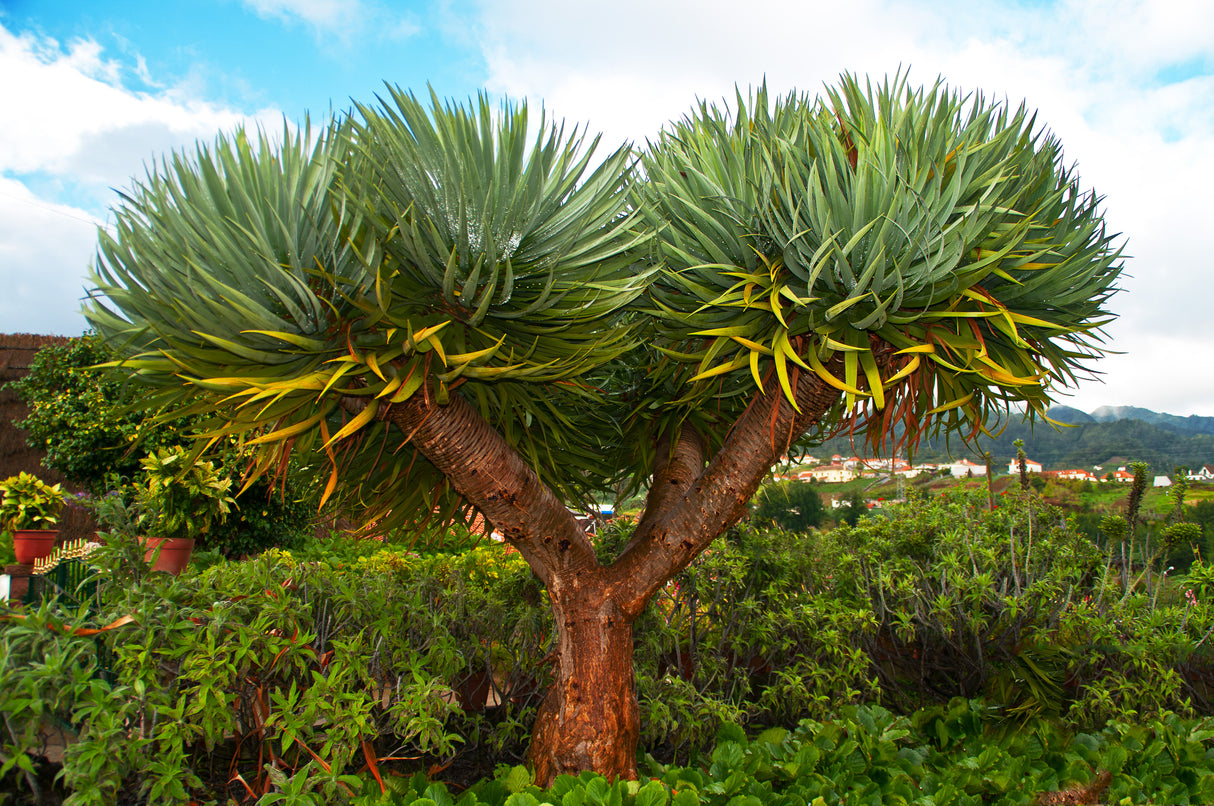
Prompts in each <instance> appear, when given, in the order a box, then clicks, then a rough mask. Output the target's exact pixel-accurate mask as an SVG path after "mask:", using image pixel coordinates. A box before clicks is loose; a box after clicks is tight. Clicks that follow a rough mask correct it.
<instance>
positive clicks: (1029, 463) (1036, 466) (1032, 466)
mask: <svg viewBox="0 0 1214 806" xmlns="http://www.w3.org/2000/svg"><path fill="white" fill-rule="evenodd" d="M1024 469H1025V471H1027V472H1029V473H1040V472H1041V471H1042V469H1043V468H1042V467H1041V462H1034V461H1033V460H1032V459H1025V460H1024ZM1007 472H1009V473H1012V474H1016V473H1019V472H1020V466H1019V465H1017V464H1016V460H1015V459H1013V460H1012V461H1010V462H1008V465H1007Z"/></svg>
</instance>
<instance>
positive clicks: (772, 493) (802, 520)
mask: <svg viewBox="0 0 1214 806" xmlns="http://www.w3.org/2000/svg"><path fill="white" fill-rule="evenodd" d="M825 513H826V510H825V509H824V508H823V506H822V497H821V496H820V495H818V491H817V489H816V488H815V487H814V485H813V484H811V483H809V482H805V481H783V482H778V483H775V484H769V485H766V486H765V487H763V488H762V489H761V490H759V494H758V495H757V496H756V499H755V508H754V512H753V514H752V515H751V517H752V518H753V519H754V520H756V521H759V522H762V523H775V524H778V525H779V526H781V527H782V528H784V529H787V530H789V531H792V532H804V531H805V530H807V529H812V528H815V527H817V526H820V525H821V524H822V518H823V516H824V515H825Z"/></svg>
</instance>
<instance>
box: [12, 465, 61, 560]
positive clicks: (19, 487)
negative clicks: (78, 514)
mask: <svg viewBox="0 0 1214 806" xmlns="http://www.w3.org/2000/svg"><path fill="white" fill-rule="evenodd" d="M63 501H64V495H63V490H62V489H61V485H58V484H55V485H53V486H52V485H50V484H47V483H46V482H44V481H43V480H42V479H40V478H38V477H37V476H35V475H34V474H33V473H18V474H17V475H16V476H9V477H8V478H7V479H5V480H4V481H0V523H2V524H3V525H4V527H5V528H6V529H8V530H10V531H11V532H12V533H13V552H14V553H15V554H16V555H17V562H18V563H21V564H22V565H30V564H32V563H33V562H34V561H35V560H38V559H41V558H42V557H45V556H47V555H48V554H50V553H51V551H52V550H53V549H54V548H55V542H56V541H57V540H58V539H59V530H58V529H53V528H51V527H53V526H54V525H55V524H56V523H58V522H59V510H60V509H62V508H63Z"/></svg>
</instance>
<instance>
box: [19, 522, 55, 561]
mask: <svg viewBox="0 0 1214 806" xmlns="http://www.w3.org/2000/svg"><path fill="white" fill-rule="evenodd" d="M58 540H59V530H58V529H14V530H13V552H14V553H15V554H16V555H17V562H18V563H20V564H21V565H33V563H34V561H35V560H41V559H42V558H43V557H45V556H47V555H48V554H50V553H51V552H52V551H54V550H55V543H56V542H58Z"/></svg>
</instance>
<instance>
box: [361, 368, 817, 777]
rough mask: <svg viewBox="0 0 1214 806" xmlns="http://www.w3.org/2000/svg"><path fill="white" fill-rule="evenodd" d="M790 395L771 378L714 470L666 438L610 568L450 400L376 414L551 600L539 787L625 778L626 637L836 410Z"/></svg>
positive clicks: (629, 764)
mask: <svg viewBox="0 0 1214 806" xmlns="http://www.w3.org/2000/svg"><path fill="white" fill-rule="evenodd" d="M833 363H834V364H838V363H839V361H838V359H836V361H835V362H833ZM835 369H838V367H837V366H836V367H835ZM793 386H794V388H795V389H796V393H797V400H798V404H799V407H800V409H801V410H800V412H799V413H798V412H796V411H795V410H794V409H793V407H792V406H791V405H790V404H789V403H788V401H787V400H786V399H785V398H784V396H783V394H782V393H781V390H780V388H779V386H778V385H777V383H776V382H775V381H774V380H772V379H769V383H768V384H767V388H766V389H765V391H764V394H761V395H757V396H756V397H755V398H754V399H753V400H752V402H751V405H750V407H749V408H748V409H747V410H746V412H745V413H744V414H743V415H742V416H741V417H740V418H739V419H738V421H737V422H735V423H734V424H733V427H732V429H731V430H730V434H729V436H728V438H727V439H726V440H725V444H724V446H723V447H722V448H721V450H720V451H718V452H717V454H716V455H715V456H714V457H713V458H712V460H711V461H707V457H706V445H705V441H704V440H703V439H702V438H701V435H699V434H697V433H696V432H695V431H694V430H692V429H690V427H688V428H685V429H684V430H683V431H682V432H681V433H680V434H679V435H678V437H677V439H674V440H673V441H671V440H670V439H669V437H670V436H671V435H665V437H666V438H664V439H662V440H661V441H660V443H659V460H658V465H657V467H655V469H654V476H653V484H652V485H651V489H650V494H649V498H648V500H647V501H646V508H645V513H644V515H643V516H642V518H641V520H640V522H639V523H638V525H637V528H636V530H635V533H634V536H633V539H632V540H631V541H630V542H629V544H628V545H627V546H626V547H625V549H624V551H623V552H622V554H621V556H620V557H619V559H617V560H616V562H614V563H612V564H611V565H610V566H607V567H603V566H601V565H599V563H598V561H597V559H596V558H595V553H594V546H593V545H592V544H591V542H590V540H589V538H588V537H587V535H586V533H585V532H584V531H583V530H582V528H581V527H580V526H579V525H578V524H577V521H576V520H575V519H574V517H573V515H572V514H571V513H570V512H569V510H568V509H566V508H565V506H564V504H563V503H562V502H561V501H559V500H558V499H557V498H556V496H555V495H553V493H552V491H551V490H549V489H548V488H547V486H546V485H544V484H543V482H542V481H541V480H540V479H539V478H538V477H537V475H536V474H535V472H534V471H533V470H532V469H531V468H530V467H528V466H527V464H526V462H524V461H523V459H522V457H521V456H519V454H518V453H517V451H515V450H514V449H513V448H511V447H510V446H509V445H508V444H507V443H506V442H505V440H504V439H503V438H502V437H501V435H500V434H498V433H497V432H496V431H495V430H494V429H492V428H491V427H490V426H489V424H488V423H486V422H485V420H484V419H483V418H482V417H481V416H480V415H479V414H478V413H477V412H476V411H475V410H473V409H472V407H471V406H469V405H468V403H467V402H465V401H464V400H463V399H462V398H461V397H460V396H459V395H452V397H451V399H450V402H449V404H447V405H441V406H440V405H438V404H436V403H434V402H432V400H431V399H430V398H425V397H423V396H420V395H415V396H414V397H413V398H411V399H410V400H409V401H406V402H405V403H404V404H401V405H397V406H392V407H387V406H381V409H380V411H379V416H381V417H383V418H384V419H386V420H388V421H390V422H392V423H393V424H395V425H396V426H397V427H398V428H400V429H401V431H402V432H404V433H407V434H410V439H411V441H412V443H413V444H414V445H415V446H416V447H417V448H418V450H419V451H421V453H422V454H423V455H425V456H426V458H428V459H429V460H430V461H431V462H432V463H433V464H434V465H435V467H437V468H438V469H439V470H440V471H441V472H442V473H444V474H445V475H446V476H447V478H448V479H449V480H450V482H451V483H452V485H453V486H454V487H455V489H456V490H457V491H459V493H460V494H461V495H462V496H464V498H465V499H466V500H467V501H469V502H470V503H472V504H473V505H474V506H476V507H477V508H478V509H479V510H480V511H481V512H482V513H484V515H485V516H486V517H487V518H488V519H489V521H490V522H491V523H493V524H494V526H496V527H497V528H498V529H500V530H501V531H502V532H503V534H505V536H506V540H508V541H509V542H510V543H511V545H513V546H514V547H515V548H517V549H518V550H519V552H520V553H521V554H522V555H523V557H524V558H525V559H526V560H527V562H528V564H529V565H530V566H531V568H532V570H533V571H534V572H535V574H536V576H538V577H539V578H540V580H541V581H542V582H543V583H544V585H545V586H546V587H547V589H548V596H549V599H550V601H551V603H552V610H553V614H554V616H555V620H556V626H557V647H556V653H555V654H556V675H555V680H554V682H553V684H552V686H551V688H550V689H549V691H548V692H547V695H546V696H545V699H544V702H543V703H542V704H541V706H540V711H539V715H538V717H537V721H536V725H535V729H534V731H533V733H532V739H531V751H530V758H531V763H532V765H533V767H534V770H535V777H536V781H537V782H538V783H540V784H542V785H548V784H551V783H552V780H553V778H555V777H556V776H557V775H559V774H561V773H573V774H576V773H579V772H582V771H584V770H594V771H596V772H599V773H602V774H603V775H606V776H608V777H611V778H629V779H634V778H636V749H637V743H638V741H639V738H640V724H639V723H640V720H639V715H638V708H637V700H636V687H635V681H634V678H633V666H632V655H633V646H632V624H633V622H634V621H635V620H636V618H637V616H639V615H640V613H641V611H642V610H643V609H644V607H645V605H646V603H647V602H648V601H649V599H650V597H652V596H653V594H654V592H655V591H657V590H658V589H660V588H661V586H662V585H663V584H665V582H666V581H667V580H669V579H670V578H671V577H672V576H674V574H676V573H678V572H679V571H681V570H682V569H683V568H686V567H687V565H688V563H690V562H691V561H692V560H693V559H694V558H695V557H696V556H697V555H698V554H699V553H700V552H701V551H703V550H704V549H705V548H706V547H707V546H708V545H709V544H710V543H711V542H712V541H713V540H714V539H715V538H716V537H717V536H718V535H719V534H721V532H723V531H724V530H725V529H727V528H729V527H730V526H732V525H733V524H734V523H736V522H737V520H738V518H739V517H741V516H742V514H743V513H744V512H745V510H746V502H747V501H749V500H750V497H751V496H752V495H753V494H754V492H755V490H756V489H757V488H758V486H759V484H760V483H761V482H762V480H763V478H764V477H765V476H766V474H767V473H768V472H769V469H770V468H771V466H772V464H773V463H774V462H775V461H777V460H778V459H779V457H780V456H781V454H783V452H784V451H785V450H787V449H788V446H789V444H790V443H791V442H792V441H793V440H794V439H796V437H797V436H798V435H800V434H801V433H803V432H804V431H805V430H806V429H807V428H808V427H809V426H810V425H812V424H813V423H815V422H817V421H818V419H819V418H820V417H822V416H823V414H824V413H825V412H826V411H827V410H828V409H829V408H830V407H831V406H832V405H833V404H834V403H835V402H836V401H837V400H838V392H837V391H836V390H834V389H833V388H831V387H830V386H828V385H827V384H826V383H824V382H823V381H821V380H820V379H819V378H818V377H817V376H816V375H813V374H812V373H800V374H799V376H798V378H797V380H795V381H794V384H793Z"/></svg>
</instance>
